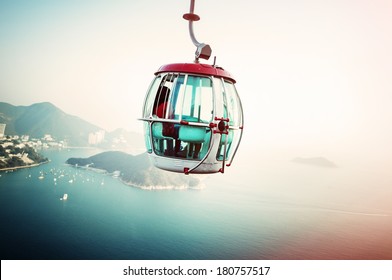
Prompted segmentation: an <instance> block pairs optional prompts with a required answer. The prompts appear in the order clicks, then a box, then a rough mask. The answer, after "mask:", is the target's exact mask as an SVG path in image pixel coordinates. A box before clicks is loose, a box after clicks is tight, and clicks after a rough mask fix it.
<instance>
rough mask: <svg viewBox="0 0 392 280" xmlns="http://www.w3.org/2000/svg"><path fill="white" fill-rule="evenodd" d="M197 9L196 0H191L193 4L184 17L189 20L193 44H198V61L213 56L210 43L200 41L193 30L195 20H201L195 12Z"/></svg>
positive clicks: (196, 54)
mask: <svg viewBox="0 0 392 280" xmlns="http://www.w3.org/2000/svg"><path fill="white" fill-rule="evenodd" d="M194 10H195V0H191V6H190V10H189V13H187V14H184V15H183V16H182V17H183V18H184V19H186V20H187V21H189V35H190V37H191V40H192V42H193V44H194V45H195V46H196V52H195V61H196V62H198V61H199V58H202V59H205V60H208V59H209V58H210V56H211V53H212V50H211V47H210V45H208V44H204V43H200V42H199V41H197V40H196V37H195V33H194V32H193V22H194V21H198V20H200V17H199V16H198V15H197V14H195V13H194Z"/></svg>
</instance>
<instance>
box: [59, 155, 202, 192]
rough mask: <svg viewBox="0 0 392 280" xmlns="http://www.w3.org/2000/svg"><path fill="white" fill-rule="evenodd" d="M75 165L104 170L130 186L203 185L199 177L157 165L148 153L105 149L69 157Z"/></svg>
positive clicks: (70, 162)
mask: <svg viewBox="0 0 392 280" xmlns="http://www.w3.org/2000/svg"><path fill="white" fill-rule="evenodd" d="M66 163H67V164H70V165H72V166H75V167H78V168H79V167H82V168H91V169H98V170H104V171H106V172H107V173H109V174H112V175H113V176H115V177H118V178H119V179H120V180H121V181H122V182H124V183H125V184H127V185H130V186H134V187H139V188H142V189H149V190H157V189H187V188H200V187H201V182H200V180H199V179H198V178H196V177H193V176H190V175H184V174H180V173H173V172H167V171H163V170H160V169H158V168H156V167H154V166H153V165H152V164H151V163H150V160H149V158H148V155H147V153H143V154H140V155H136V156H133V155H130V154H127V153H124V152H119V151H109V152H103V153H100V154H97V155H94V156H91V157H89V158H69V159H68V160H67V161H66Z"/></svg>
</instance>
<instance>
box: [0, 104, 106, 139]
mask: <svg viewBox="0 0 392 280" xmlns="http://www.w3.org/2000/svg"><path fill="white" fill-rule="evenodd" d="M0 123H5V124H6V128H5V134H7V135H30V136H31V137H33V138H42V137H43V136H44V135H45V134H50V135H52V136H53V137H55V138H57V139H59V140H66V141H67V142H68V143H69V144H70V145H75V146H76V145H87V144H88V135H89V133H92V132H96V131H99V130H102V128H100V127H98V126H96V125H94V124H91V123H89V122H87V121H85V120H83V119H81V118H79V117H77V116H73V115H69V114H67V113H65V112H64V111H62V110H61V109H59V108H58V107H56V106H55V105H54V104H52V103H50V102H41V103H34V104H32V105H29V106H15V105H12V104H9V103H6V102H0Z"/></svg>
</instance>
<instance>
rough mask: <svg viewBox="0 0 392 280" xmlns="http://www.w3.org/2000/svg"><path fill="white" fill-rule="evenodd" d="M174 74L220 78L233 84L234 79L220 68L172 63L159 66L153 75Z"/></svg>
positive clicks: (207, 65)
mask: <svg viewBox="0 0 392 280" xmlns="http://www.w3.org/2000/svg"><path fill="white" fill-rule="evenodd" d="M166 72H175V73H189V74H201V75H207V76H214V77H222V78H225V79H228V80H230V81H232V82H233V83H235V79H234V78H233V76H231V74H230V73H229V72H227V71H226V70H224V69H223V68H221V67H217V66H212V65H209V64H201V63H173V64H166V65H163V66H161V67H160V68H159V69H158V71H157V72H155V75H157V74H159V73H166Z"/></svg>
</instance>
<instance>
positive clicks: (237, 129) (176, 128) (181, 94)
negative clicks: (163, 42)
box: [140, 0, 243, 174]
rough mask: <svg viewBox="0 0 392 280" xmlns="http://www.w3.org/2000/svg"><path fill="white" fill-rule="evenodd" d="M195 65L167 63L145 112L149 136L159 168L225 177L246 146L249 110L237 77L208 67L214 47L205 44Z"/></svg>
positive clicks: (195, 17) (148, 97)
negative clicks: (245, 110)
mask: <svg viewBox="0 0 392 280" xmlns="http://www.w3.org/2000/svg"><path fill="white" fill-rule="evenodd" d="M193 11H194V0H191V8H190V13H188V14H184V16H183V18H184V19H186V20H188V21H189V33H190V36H191V39H192V42H193V43H194V45H195V46H196V47H197V49H196V53H195V61H194V62H193V63H175V64H167V65H164V66H162V67H160V68H159V69H158V71H156V72H155V77H154V79H153V81H152V83H151V85H150V87H149V89H148V91H147V95H146V98H145V102H144V107H143V116H142V118H141V119H140V120H143V121H144V136H145V143H146V148H147V152H148V154H149V156H150V158H151V159H152V162H153V164H154V165H155V166H156V167H158V168H161V169H164V170H167V171H173V172H183V173H185V174H189V173H217V172H221V173H223V172H224V170H225V166H230V165H231V163H232V161H233V158H234V156H235V154H236V152H237V149H238V146H239V144H240V142H241V137H242V131H243V111H242V105H241V100H240V98H239V96H238V93H237V91H236V88H235V83H236V81H235V79H234V78H233V76H232V75H231V74H230V73H229V72H227V71H226V70H224V69H223V68H221V67H218V66H216V65H215V62H214V65H209V64H202V63H200V62H199V59H200V58H201V59H206V60H208V59H209V57H210V56H211V48H210V46H209V45H207V44H204V43H199V42H198V41H197V40H196V38H195V36H194V33H193V21H197V20H199V19H200V18H199V16H198V15H196V14H194V13H193Z"/></svg>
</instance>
